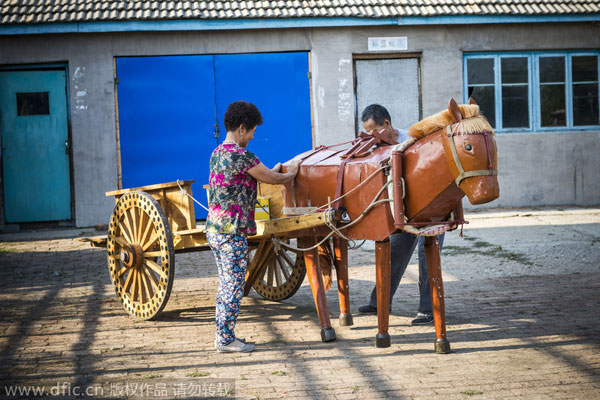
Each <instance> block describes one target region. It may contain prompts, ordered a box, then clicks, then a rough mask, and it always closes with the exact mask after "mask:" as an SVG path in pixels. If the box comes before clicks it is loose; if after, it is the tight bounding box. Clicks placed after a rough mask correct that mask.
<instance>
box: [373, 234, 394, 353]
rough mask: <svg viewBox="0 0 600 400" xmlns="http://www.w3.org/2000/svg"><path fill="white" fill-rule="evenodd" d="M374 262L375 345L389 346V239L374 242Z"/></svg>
mask: <svg viewBox="0 0 600 400" xmlns="http://www.w3.org/2000/svg"><path fill="white" fill-rule="evenodd" d="M375 264H376V269H377V272H376V280H375V282H376V283H375V285H376V287H377V326H378V332H377V336H376V337H375V345H376V346H377V347H390V335H389V334H388V328H389V326H390V274H391V272H390V240H389V239H385V240H383V241H381V242H375Z"/></svg>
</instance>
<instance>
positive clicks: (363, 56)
mask: <svg viewBox="0 0 600 400" xmlns="http://www.w3.org/2000/svg"><path fill="white" fill-rule="evenodd" d="M422 56H423V53H421V52H413V53H368V54H367V53H356V54H352V82H353V84H354V115H355V116H356V118H354V132H355V133H354V134H355V135H358V132H359V131H360V129H362V127H361V126H360V124H359V123H358V120H359V119H360V111H362V110H358V95H357V93H356V90H357V87H358V77H357V76H356V61H362V60H390V59H403V58H416V59H417V76H418V79H419V81H418V82H417V90H418V92H419V94H418V102H419V120H421V119H423V95H422V87H421V85H422V82H421V58H422Z"/></svg>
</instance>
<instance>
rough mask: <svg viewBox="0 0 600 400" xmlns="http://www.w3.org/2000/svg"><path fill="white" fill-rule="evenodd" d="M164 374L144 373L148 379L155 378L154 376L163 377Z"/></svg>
mask: <svg viewBox="0 0 600 400" xmlns="http://www.w3.org/2000/svg"><path fill="white" fill-rule="evenodd" d="M162 376H163V375H162V374H147V375H144V378H146V379H154V378H162Z"/></svg>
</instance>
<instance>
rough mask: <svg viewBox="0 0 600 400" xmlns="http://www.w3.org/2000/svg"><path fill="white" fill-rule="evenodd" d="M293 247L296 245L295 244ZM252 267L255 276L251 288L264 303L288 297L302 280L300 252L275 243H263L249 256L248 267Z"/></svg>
mask: <svg viewBox="0 0 600 400" xmlns="http://www.w3.org/2000/svg"><path fill="white" fill-rule="evenodd" d="M285 243H289V241H286V242H285ZM293 245H296V243H295V241H294V242H293ZM253 264H254V265H255V267H256V269H255V270H256V271H258V274H259V276H258V278H257V279H256V281H255V282H254V284H253V286H252V287H253V288H254V290H256V292H257V293H258V294H260V295H261V296H262V297H264V298H265V299H267V300H273V301H280V300H284V299H287V298H288V297H291V296H292V295H293V294H294V293H296V292H297V291H298V289H299V288H300V285H302V281H303V280H304V277H305V276H306V266H305V264H304V254H303V252H301V251H295V250H290V249H288V248H286V247H284V246H281V245H279V244H278V241H277V239H266V241H264V242H261V243H260V245H259V246H258V248H257V249H256V250H255V251H254V252H253V253H251V254H250V265H251V266H252V265H253Z"/></svg>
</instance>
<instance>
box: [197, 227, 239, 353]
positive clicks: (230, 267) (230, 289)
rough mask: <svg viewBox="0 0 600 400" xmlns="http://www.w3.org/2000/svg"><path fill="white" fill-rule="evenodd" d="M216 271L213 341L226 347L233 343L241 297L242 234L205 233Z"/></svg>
mask: <svg viewBox="0 0 600 400" xmlns="http://www.w3.org/2000/svg"><path fill="white" fill-rule="evenodd" d="M206 238H207V239H208V244H209V245H210V247H211V249H212V251H213V253H214V255H215V259H216V261H217V268H218V269H219V289H218V290H217V310H216V325H217V342H218V343H219V344H221V345H224V346H225V345H228V344H229V343H231V342H233V341H234V340H235V333H234V332H233V330H234V329H235V323H236V321H237V317H238V313H239V312H240V303H241V302H242V296H243V295H244V283H245V278H246V267H247V266H248V240H247V238H246V236H245V235H236V234H233V235H232V234H226V233H210V232H207V233H206Z"/></svg>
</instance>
